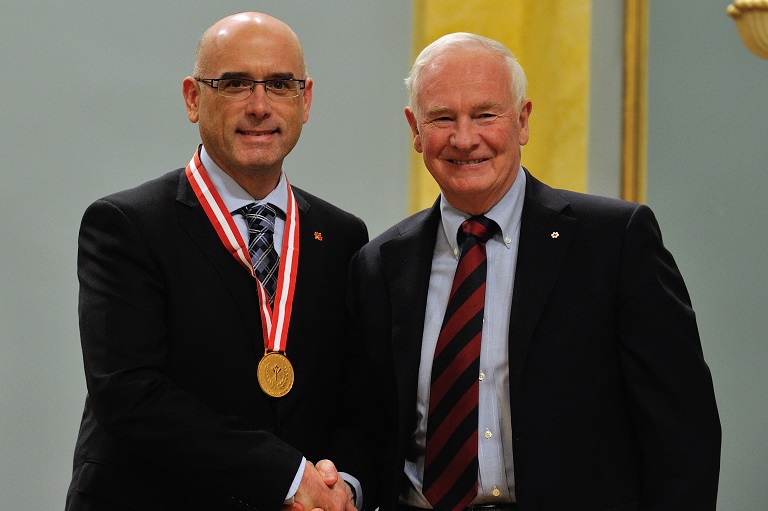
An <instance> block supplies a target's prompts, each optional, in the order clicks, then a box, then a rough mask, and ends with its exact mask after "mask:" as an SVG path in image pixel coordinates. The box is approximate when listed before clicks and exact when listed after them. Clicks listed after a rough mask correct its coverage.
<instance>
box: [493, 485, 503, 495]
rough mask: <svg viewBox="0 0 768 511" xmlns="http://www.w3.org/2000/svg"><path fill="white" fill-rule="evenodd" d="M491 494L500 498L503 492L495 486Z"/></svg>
mask: <svg viewBox="0 0 768 511" xmlns="http://www.w3.org/2000/svg"><path fill="white" fill-rule="evenodd" d="M491 493H492V494H493V496H494V497H498V496H499V495H501V490H499V488H498V487H496V486H494V487H493V491H492V492H491Z"/></svg>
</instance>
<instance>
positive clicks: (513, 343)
mask: <svg viewBox="0 0 768 511" xmlns="http://www.w3.org/2000/svg"><path fill="white" fill-rule="evenodd" d="M526 174H527V175H526V179H527V185H526V192H525V202H524V205H523V214H522V219H521V226H520V244H519V249H518V256H517V267H516V270H515V289H514V293H513V297H512V312H511V316H510V324H509V379H510V399H511V405H512V412H513V416H514V411H515V405H516V403H517V399H518V397H519V395H520V392H521V386H522V380H523V373H524V369H525V359H526V356H527V353H528V348H529V346H530V344H531V340H532V338H533V333H534V331H535V329H536V326H537V325H538V322H539V318H540V317H541V314H542V311H543V310H544V306H545V305H546V303H547V300H548V298H549V295H550V293H551V291H552V288H553V287H554V285H555V282H556V280H557V277H558V274H559V273H560V268H561V267H562V265H563V261H564V259H565V255H566V253H567V251H568V245H569V244H570V241H571V239H572V237H573V235H574V233H575V231H576V225H577V220H576V219H575V218H573V217H569V216H567V215H564V214H562V211H563V210H564V209H565V208H566V207H567V206H568V202H567V201H565V199H563V198H562V197H561V196H560V195H559V194H557V192H555V191H554V190H553V189H552V188H550V187H548V186H547V185H545V184H543V183H541V182H540V181H538V180H536V179H535V178H533V176H531V175H530V174H528V172H527V171H526Z"/></svg>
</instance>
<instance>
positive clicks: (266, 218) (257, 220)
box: [237, 202, 277, 232]
mask: <svg viewBox="0 0 768 511" xmlns="http://www.w3.org/2000/svg"><path fill="white" fill-rule="evenodd" d="M237 211H238V212H239V213H240V214H241V215H243V217H244V218H245V220H246V222H247V223H248V228H249V229H250V230H269V231H271V232H275V218H276V217H277V208H276V206H274V205H273V204H270V203H268V202H266V203H264V204H256V203H255V202H252V203H251V204H248V205H245V206H243V207H242V208H240V209H238V210H237Z"/></svg>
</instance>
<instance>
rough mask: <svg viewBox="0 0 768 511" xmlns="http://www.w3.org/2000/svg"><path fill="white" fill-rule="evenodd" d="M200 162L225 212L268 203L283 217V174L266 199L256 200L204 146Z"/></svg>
mask: <svg viewBox="0 0 768 511" xmlns="http://www.w3.org/2000/svg"><path fill="white" fill-rule="evenodd" d="M200 162H201V163H202V164H203V167H205V171H206V172H207V173H208V177H209V178H211V182H212V183H213V186H214V187H215V188H216V191H217V192H218V193H219V196H220V197H221V200H222V201H223V202H224V206H226V208H227V211H229V212H230V213H234V212H235V211H236V210H238V209H240V208H242V207H243V206H247V205H248V204H252V203H254V202H255V203H256V204H263V203H265V202H269V203H270V204H273V205H274V206H277V208H278V209H279V210H280V211H281V212H282V213H283V215H285V212H286V211H287V210H288V183H287V181H286V179H285V173H284V172H280V180H279V181H278V182H277V186H276V187H275V188H274V189H273V190H272V191H271V192H269V194H267V196H266V197H264V198H263V199H260V200H256V199H254V198H253V197H251V195H250V194H249V193H248V192H246V191H245V190H244V189H243V187H242V186H240V185H239V184H237V181H235V180H234V179H232V176H230V175H229V174H227V173H226V172H224V171H223V170H222V169H221V168H220V167H219V166H218V165H216V162H214V161H213V159H212V158H211V157H210V156H209V155H208V152H206V150H205V146H203V148H202V149H201V150H200Z"/></svg>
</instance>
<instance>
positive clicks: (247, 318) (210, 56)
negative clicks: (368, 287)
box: [66, 13, 373, 511]
mask: <svg viewBox="0 0 768 511" xmlns="http://www.w3.org/2000/svg"><path fill="white" fill-rule="evenodd" d="M312 91H313V82H312V79H311V78H309V77H307V72H306V67H305V63H304V56H303V52H302V49H301V46H300V44H299V41H298V39H297V37H296V35H295V34H294V33H293V31H292V30H291V29H290V28H289V27H288V26H287V25H286V24H284V23H283V22H281V21H279V20H277V19H275V18H273V17H270V16H267V15H264V14H260V13H240V14H236V15H232V16H229V17H227V18H224V19H222V20H220V21H218V22H217V23H216V24H214V25H213V26H212V27H211V28H209V29H208V30H207V31H206V32H205V33H204V34H203V36H202V38H201V40H200V43H199V45H198V48H197V54H196V59H195V67H194V72H193V76H189V77H187V78H186V79H185V80H184V82H183V86H182V92H183V96H184V101H185V105H186V111H187V116H188V118H189V120H190V121H191V122H193V123H197V124H198V127H199V130H200V137H201V140H202V144H201V145H200V146H199V147H198V148H190V156H191V160H190V162H189V164H188V165H187V166H186V168H180V169H177V170H175V171H172V172H169V173H167V174H165V175H163V176H161V177H159V178H157V179H155V180H153V181H150V182H148V183H144V184H142V185H140V186H138V187H136V188H134V189H131V190H127V191H122V192H119V193H116V194H113V195H110V196H108V197H105V198H103V199H100V200H98V201H96V202H94V203H93V204H92V205H91V206H90V207H89V208H88V209H87V210H86V212H85V215H84V217H83V220H82V225H81V229H80V236H79V250H78V278H79V281H80V298H79V317H80V332H81V343H82V349H83V359H84V366H85V375H86V382H87V387H88V396H87V398H86V403H85V411H84V414H83V419H82V424H81V428H80V434H79V437H78V441H77V446H76V450H75V456H74V470H73V475H72V482H71V485H70V489H69V493H68V495H67V505H66V509H67V510H69V511H87V510H97V509H98V510H100V511H105V510H125V509H135V510H142V511H147V510H160V509H162V510H171V509H184V510H185V511H195V510H199V511H203V510H205V511H211V510H230V509H232V510H234V509H260V510H263V511H268V510H276V509H279V508H281V507H282V508H283V509H289V508H294V509H297V510H299V511H302V510H305V511H309V510H310V509H312V508H322V509H326V510H328V511H354V509H355V507H357V508H358V509H360V508H362V506H363V503H364V502H365V505H366V507H370V506H372V505H373V501H372V500H371V499H370V498H368V499H366V500H365V501H364V500H363V499H364V498H365V494H364V492H363V487H364V486H365V484H366V483H365V480H366V473H367V467H365V466H364V465H363V464H361V463H360V460H363V459H365V458H364V457H361V456H357V455H358V454H359V453H360V452H361V449H362V448H363V446H364V443H363V442H362V441H361V440H360V438H359V437H358V433H357V430H356V429H355V428H354V427H353V419H354V418H353V417H351V414H352V412H354V409H353V408H352V407H351V406H350V401H349V400H347V399H344V396H343V392H344V389H345V388H348V386H347V385H346V378H347V375H348V372H349V366H350V364H351V361H350V357H351V354H352V353H353V352H354V350H353V347H352V346H350V343H349V341H348V337H347V335H346V328H347V316H346V313H345V307H344V296H345V292H346V271H347V265H348V262H349V260H350V258H351V257H352V255H353V254H354V253H355V252H356V251H357V250H358V249H359V248H360V247H361V246H362V245H363V244H364V243H365V242H366V241H367V240H368V234H367V229H366V226H365V224H364V223H363V221H362V220H360V219H359V218H357V217H356V216H354V215H351V214H349V213H346V212H344V211H342V210H340V209H339V208H337V207H335V206H333V205H331V204H329V203H327V202H325V201H323V200H322V199H319V198H317V197H315V196H313V195H311V194H309V193H307V192H305V191H303V190H300V189H299V188H295V187H293V186H292V185H291V183H289V181H288V179H287V177H286V175H285V172H284V169H283V160H284V159H285V157H286V156H287V155H288V154H289V153H290V152H291V150H292V149H293V148H294V146H295V145H296V143H297V141H298V139H299V135H300V134H301V130H302V126H303V124H304V123H306V122H307V119H308V118H309V111H310V106H311V104H312ZM329 460H333V462H331V461H329ZM315 463H316V465H315ZM369 503H370V506H369Z"/></svg>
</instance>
